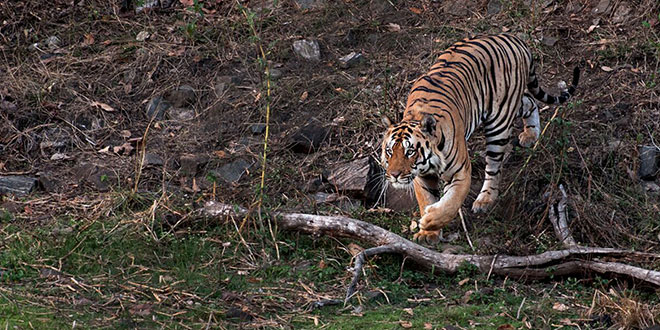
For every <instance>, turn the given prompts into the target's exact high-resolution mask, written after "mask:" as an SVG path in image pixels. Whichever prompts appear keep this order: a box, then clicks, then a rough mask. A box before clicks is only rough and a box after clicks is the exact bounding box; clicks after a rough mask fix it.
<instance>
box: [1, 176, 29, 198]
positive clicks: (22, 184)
mask: <svg viewBox="0 0 660 330" xmlns="http://www.w3.org/2000/svg"><path fill="white" fill-rule="evenodd" d="M37 182H38V180H37V179H36V178H33V177H28V176H23V175H10V176H0V194H12V195H16V196H26V195H28V194H30V193H31V192H32V191H33V190H34V189H35V188H36V186H37Z"/></svg>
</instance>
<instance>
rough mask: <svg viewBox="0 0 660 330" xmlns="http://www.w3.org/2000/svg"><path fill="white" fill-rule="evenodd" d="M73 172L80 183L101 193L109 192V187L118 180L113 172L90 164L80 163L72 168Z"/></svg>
mask: <svg viewBox="0 0 660 330" xmlns="http://www.w3.org/2000/svg"><path fill="white" fill-rule="evenodd" d="M73 171H74V173H76V175H77V176H78V178H79V179H80V182H81V183H87V184H88V185H90V186H91V187H92V188H94V189H96V190H98V191H101V192H105V191H109V190H110V187H111V186H113V185H116V184H117V180H118V178H117V175H116V174H115V172H113V171H111V170H110V169H108V168H106V167H103V166H100V165H96V164H92V163H82V164H80V165H79V166H77V167H76V168H74V170H73Z"/></svg>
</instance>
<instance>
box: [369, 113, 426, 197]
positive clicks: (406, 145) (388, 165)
mask: <svg viewBox="0 0 660 330" xmlns="http://www.w3.org/2000/svg"><path fill="white" fill-rule="evenodd" d="M383 123H384V124H385V125H387V126H388V128H387V132H386V133H385V137H384V139H383V145H382V154H381V160H382V164H383V166H384V167H385V178H386V179H387V180H388V181H389V182H390V183H391V184H392V186H393V187H394V188H405V187H406V186H409V185H411V184H412V182H413V179H415V177H416V176H418V175H424V174H427V173H428V172H429V171H431V170H432V169H433V168H434V167H435V166H434V164H433V162H432V159H433V158H434V155H433V150H432V148H431V146H432V145H434V144H433V141H434V139H435V135H434V133H435V130H436V123H437V122H436V120H435V118H434V117H433V116H432V115H426V116H425V117H424V118H423V119H422V120H421V121H402V122H401V123H398V124H396V125H394V124H392V121H391V120H390V119H389V118H387V117H383Z"/></svg>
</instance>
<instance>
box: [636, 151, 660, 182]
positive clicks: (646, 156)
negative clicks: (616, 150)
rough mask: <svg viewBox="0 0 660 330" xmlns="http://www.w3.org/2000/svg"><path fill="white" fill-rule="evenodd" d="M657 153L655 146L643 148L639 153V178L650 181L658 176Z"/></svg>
mask: <svg viewBox="0 0 660 330" xmlns="http://www.w3.org/2000/svg"><path fill="white" fill-rule="evenodd" d="M658 153H660V151H659V150H658V148H656V147H655V146H643V147H642V148H641V149H640V151H639V172H638V174H639V177H640V178H641V179H642V180H651V179H653V178H654V177H655V176H656V174H658Z"/></svg>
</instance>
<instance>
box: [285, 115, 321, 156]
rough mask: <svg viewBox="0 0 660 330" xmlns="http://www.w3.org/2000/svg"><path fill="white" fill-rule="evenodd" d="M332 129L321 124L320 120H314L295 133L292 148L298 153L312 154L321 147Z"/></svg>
mask: <svg viewBox="0 0 660 330" xmlns="http://www.w3.org/2000/svg"><path fill="white" fill-rule="evenodd" d="M329 134H330V129H329V128H327V127H324V126H323V125H321V122H319V121H318V120H312V121H310V122H309V123H307V125H305V126H304V127H302V128H301V129H300V130H298V132H296V133H294V134H293V136H292V138H291V140H292V144H291V150H293V151H294V152H298V153H306V154H311V153H313V152H315V151H317V150H319V148H320V147H321V144H322V143H323V142H324V141H325V139H327V138H328V135H329Z"/></svg>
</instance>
